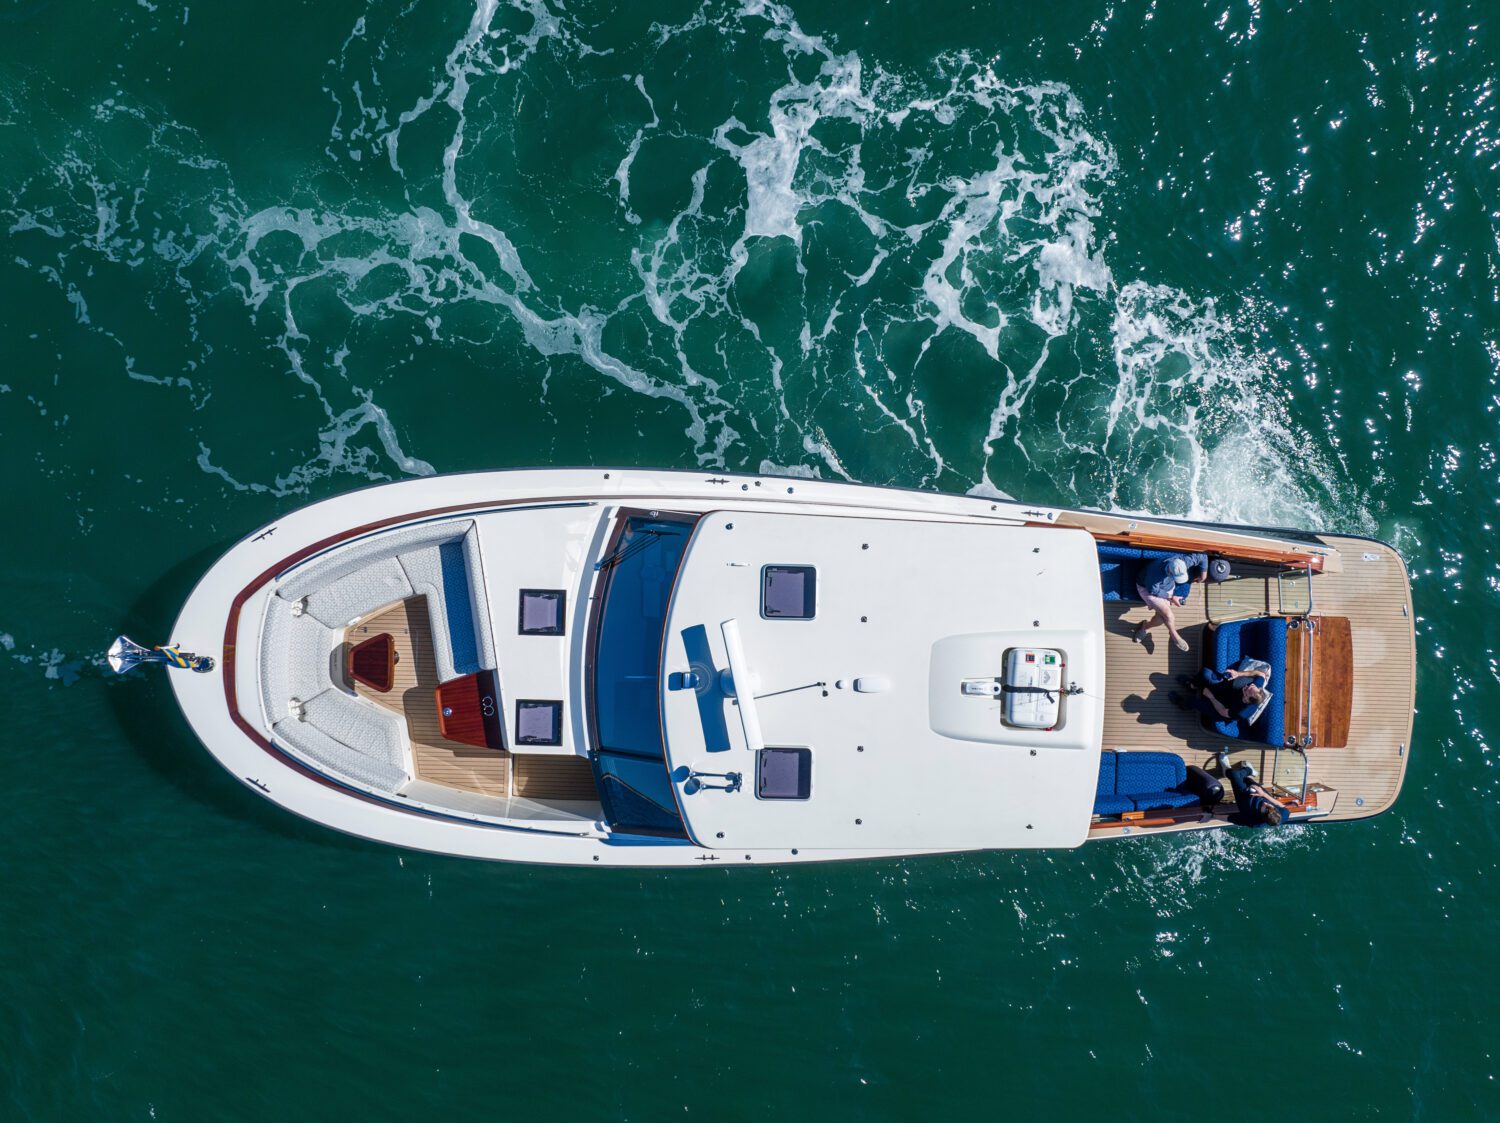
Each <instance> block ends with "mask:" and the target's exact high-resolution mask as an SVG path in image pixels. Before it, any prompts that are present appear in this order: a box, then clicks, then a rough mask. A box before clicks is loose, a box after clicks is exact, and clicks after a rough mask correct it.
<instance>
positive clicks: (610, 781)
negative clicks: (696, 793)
mask: <svg viewBox="0 0 1500 1123" xmlns="http://www.w3.org/2000/svg"><path fill="white" fill-rule="evenodd" d="M695 522H696V519H695V518H693V517H691V516H686V515H660V514H649V515H648V514H632V515H627V516H624V521H623V522H622V524H621V528H620V532H619V534H618V535H617V536H616V538H615V540H614V542H613V543H612V545H611V548H610V550H609V552H608V553H607V554H606V555H605V556H604V558H603V559H602V560H601V561H600V563H599V564H600V572H601V577H600V590H599V594H598V598H599V608H598V609H597V612H596V616H595V620H596V623H595V630H594V637H593V660H592V667H593V677H592V683H591V689H590V691H589V694H590V697H591V698H592V699H593V732H594V747H595V754H594V767H595V774H596V779H597V780H598V783H599V792H600V797H601V800H602V802H603V804H604V810H605V814H606V816H607V818H608V819H609V821H610V823H611V825H613V826H615V827H616V828H617V829H622V830H647V831H652V832H666V833H673V834H681V833H682V823H681V821H680V820H679V818H678V816H677V802H676V800H675V799H674V798H673V796H672V785H671V780H670V779H669V778H668V775H667V762H666V751H665V748H664V746H663V744H662V729H661V710H660V707H659V705H658V702H657V699H658V697H659V683H658V679H659V675H660V668H661V647H662V630H663V628H664V627H665V626H666V618H667V605H668V603H669V601H670V600H671V596H672V585H673V583H674V582H675V581H676V578H677V567H678V564H679V563H680V562H681V560H682V554H683V551H684V550H685V549H686V548H687V543H688V537H689V535H691V533H692V530H693V525H694V523H695Z"/></svg>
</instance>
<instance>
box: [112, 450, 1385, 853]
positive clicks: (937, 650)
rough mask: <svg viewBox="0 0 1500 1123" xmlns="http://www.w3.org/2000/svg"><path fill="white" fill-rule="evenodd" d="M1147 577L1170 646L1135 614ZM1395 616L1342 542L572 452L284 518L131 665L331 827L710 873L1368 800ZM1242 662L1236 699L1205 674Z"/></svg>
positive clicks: (468, 849)
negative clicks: (588, 463)
mask: <svg viewBox="0 0 1500 1123" xmlns="http://www.w3.org/2000/svg"><path fill="white" fill-rule="evenodd" d="M1208 559H1212V561H1211V563H1210V562H1209V561H1208ZM1189 565H1191V567H1192V568H1191V569H1190V570H1189V572H1190V574H1191V576H1192V577H1203V576H1206V575H1208V574H1210V573H1212V574H1213V576H1214V577H1215V578H1216V579H1215V580H1211V581H1203V580H1199V581H1188V582H1186V583H1184V584H1180V585H1177V586H1176V587H1175V589H1173V581H1174V580H1178V579H1180V575H1181V574H1182V573H1183V571H1184V569H1187V567H1188V566H1189ZM1226 571H1227V576H1226ZM1163 573H1168V574H1171V575H1172V577H1171V579H1169V580H1168V581H1167V582H1166V584H1165V585H1161V584H1160V579H1161V576H1162V574H1163ZM1142 584H1147V585H1150V586H1152V589H1153V590H1161V589H1165V590H1167V593H1163V594H1161V595H1167V594H1168V593H1170V594H1171V595H1173V596H1175V597H1176V598H1178V599H1179V600H1180V603H1177V604H1175V606H1174V607H1173V608H1172V610H1171V611H1172V613H1173V615H1174V617H1175V626H1176V628H1177V631H1178V634H1179V635H1180V636H1181V638H1182V640H1183V641H1184V642H1185V643H1186V645H1187V650H1186V651H1182V650H1179V649H1178V647H1177V645H1176V644H1175V643H1174V642H1173V641H1172V639H1171V637H1170V636H1169V634H1168V632H1167V630H1166V629H1165V628H1164V627H1161V626H1156V627H1153V628H1151V629H1150V630H1148V631H1144V632H1142V633H1141V634H1140V635H1139V636H1138V635H1137V626H1138V625H1140V624H1141V623H1142V622H1143V621H1145V620H1147V619H1148V618H1149V617H1151V615H1152V609H1151V608H1149V607H1148V606H1147V604H1144V603H1142V602H1141V600H1140V595H1141V592H1142V591H1146V592H1147V593H1148V595H1153V596H1154V595H1157V593H1156V592H1153V591H1151V590H1142V589H1141V585H1142ZM1413 624H1414V621H1413V615H1412V607H1411V589H1410V584H1409V581H1408V578H1407V573H1406V569H1405V566H1404V564H1403V562H1402V560H1401V558H1400V557H1399V556H1398V555H1397V553H1396V552H1395V550H1394V549H1392V548H1391V547H1389V546H1387V545H1385V544H1383V543H1380V542H1375V541H1372V540H1368V539H1364V538H1355V537H1349V536H1341V535H1329V534H1312V533H1306V532H1298V531H1289V530H1279V529H1271V528H1257V527H1240V526H1223V525H1208V524H1200V523H1188V522H1181V521H1173V520H1167V519H1155V518H1145V517H1137V516H1122V515H1115V514H1108V513H1101V512H1092V511H1079V510H1069V509H1066V508H1060V507H1051V506H1047V505H1043V504H1028V503H1019V502H1013V501H1009V500H1002V499H991V498H982V497H975V496H954V495H938V494H932V493H927V492H919V491H908V490H901V489H894V488H879V487H866V486H861V485H855V484H844V483H825V482H823V481H819V480H808V479H800V478H783V477H777V476H769V475H757V476H737V475H727V474H709V473H701V472H667V471H646V470H634V469H602V468H601V469H593V468H587V469H566V470H561V469H559V470H539V471H516V472H476V473H469V474H462V475H448V476H436V477H429V478H425V479H419V480H411V481H403V482H400V483H393V484H385V485H380V486H376V487H370V488H365V489H363V490H360V491H355V492H352V493H350V494H347V495H342V496H339V497H336V498H333V499H329V500H325V501H323V502H320V503H316V504H313V505H311V506H308V507H305V508H303V509H301V510H298V511H294V512H292V513H290V514H288V515H286V516H284V517H282V518H281V519H279V520H277V521H276V522H275V523H274V524H272V525H270V526H266V527H262V528H260V529H258V530H256V531H255V532H253V533H252V534H250V535H249V536H247V537H246V538H245V539H244V540H243V541H241V542H240V543H238V544H237V545H236V546H234V547H233V548H232V549H231V550H229V552H228V553H226V554H225V555H224V557H223V558H221V559H220V560H219V561H218V562H217V563H216V564H215V565H214V566H213V567H212V568H211V569H210V570H209V571H208V573H207V574H205V575H204V577H203V578H202V580H201V581H200V582H199V583H198V585H197V587H196V588H195V589H194V590H193V592H192V594H191V595H190V597H189V598H188V601H187V603H186V605H185V606H184V607H183V609H182V613H181V615H180V616H179V618H178V620H177V623H176V627H175V630H174V632H173V634H172V637H171V638H172V645H171V646H170V647H168V648H162V649H158V651H159V654H158V655H157V656H155V658H156V661H166V662H172V663H174V664H175V665H177V666H179V667H189V668H192V670H196V671H198V672H199V673H192V671H191V670H190V671H188V672H186V673H183V672H174V673H173V674H172V683H173V687H174V690H175V692H176V695H177V698H178V701H179V703H180V704H181V706H182V709H183V711H184V713H185V714H186V715H187V718H188V721H189V722H190V724H191V725H192V727H193V730H194V732H195V733H196V734H197V735H198V737H199V738H200V739H201V740H202V741H203V743H204V744H205V745H206V746H207V747H208V749H209V751H210V752H212V753H213V754H214V756H215V757H216V758H217V759H218V760H219V761H220V763H222V764H223V765H224V767H225V768H226V769H228V770H229V772H230V773H231V774H232V775H234V776H235V777H236V778H238V779H239V780H240V781H241V783H243V784H244V785H245V786H246V787H248V788H249V789H250V790H252V791H254V792H256V793H257V794H259V795H261V796H263V797H265V798H267V799H270V800H272V801H273V802H275V803H278V804H280V805H281V806H283V807H285V808H286V809H287V810H289V811H292V812H294V813H296V814H299V815H302V816H304V817H306V818H308V819H312V820H314V821H316V822H320V823H323V824H325V825H327V826H329V827H332V828H334V829H336V830H341V831H345V832H348V833H350V834H355V835H360V836H362V837H365V838H370V839H375V840H379V841H383V842H388V843H391V844H394V845H397V846H405V847H412V848H415V849H422V850H429V851H434V852H439V853H447V854H454V855H460V856H466V857H476V858H489V859H498V860H512V861H524V862H542V863H556V864H573V865H596V864H597V865H634V866H674V865H688V866H709V865H720V864H742V865H743V864H756V863H767V862H807V861H827V860H839V859H854V858H866V857H880V856H892V855H902V854H922V853H936V852H944V851H961V850H984V849H1005V848H1038V847H1071V846H1077V845H1079V844H1081V843H1083V842H1085V841H1087V840H1091V839H1122V838H1127V837H1129V838H1139V837H1142V836H1144V835H1150V834H1159V833H1164V832H1178V831H1194V830H1212V829H1223V828H1226V827H1229V826H1231V825H1234V824H1236V823H1245V822H1248V821H1249V820H1248V819H1247V817H1246V810H1245V802H1244V799H1245V788H1246V784H1248V783H1250V782H1251V781H1253V782H1254V784H1256V785H1258V787H1256V789H1255V790H1256V791H1257V792H1258V793H1259V794H1258V795H1257V797H1256V799H1257V800H1258V803H1257V804H1256V806H1258V807H1262V808H1263V807H1267V806H1269V807H1271V808H1272V809H1273V811H1274V813H1273V814H1270V815H1269V816H1268V817H1267V818H1268V820H1269V821H1271V822H1273V823H1274V822H1277V821H1279V822H1280V823H1281V824H1282V825H1280V826H1270V827H1268V828H1266V829H1273V830H1284V829H1288V825H1289V824H1304V823H1308V824H1311V823H1322V822H1332V821H1336V820H1350V819H1361V818H1367V817H1369V816H1372V815H1376V814H1379V813H1380V812H1381V811H1383V810H1385V809H1386V808H1388V807H1389V806H1391V804H1392V803H1393V802H1394V801H1395V799H1396V797H1397V794H1398V793H1399V792H1400V789H1401V783H1402V779H1403V776H1404V775H1405V771H1406V764H1407V760H1408V758H1409V755H1410V748H1411V732H1412V716H1413V689H1414V683H1415V646H1414V629H1413ZM122 642H124V641H122ZM117 646H118V645H117ZM135 650H137V651H140V650H143V649H135ZM187 652H191V653H195V654H191V655H185V654H183V653H187ZM127 665H128V664H127ZM1225 675H1241V676H1243V675H1255V676H1259V677H1258V678H1237V679H1235V680H1234V682H1233V683H1232V684H1231V685H1230V686H1228V687H1221V688H1216V689H1219V694H1218V695H1214V694H1213V693H1212V689H1210V688H1207V687H1205V684H1210V686H1211V684H1213V683H1217V682H1219V681H1220V679H1222V678H1223V677H1224V676H1225ZM1241 682H1253V683H1259V684H1261V686H1262V687H1263V688H1264V689H1265V690H1267V691H1268V692H1269V697H1267V696H1266V695H1265V694H1258V693H1257V692H1256V691H1255V690H1249V691H1246V692H1244V697H1245V698H1246V699H1249V700H1250V703H1251V704H1246V705H1244V706H1243V707H1241V706H1240V705H1239V695H1238V694H1235V695H1234V696H1233V697H1232V698H1231V702H1233V703H1234V712H1231V710H1230V709H1229V708H1226V707H1225V706H1224V705H1223V704H1222V703H1221V702H1219V701H1215V700H1214V698H1216V697H1225V696H1228V695H1225V693H1224V691H1226V690H1231V691H1238V690H1239V684H1240V683H1241ZM1200 693H1201V696H1200ZM1256 699H1258V705H1257V704H1253V703H1255V701H1256ZM1200 710H1201V711H1203V712H1199V711H1200ZM1242 765H1249V766H1250V769H1246V768H1243V767H1240V766H1242ZM1231 773H1233V775H1232V776H1231ZM1231 789H1233V790H1231Z"/></svg>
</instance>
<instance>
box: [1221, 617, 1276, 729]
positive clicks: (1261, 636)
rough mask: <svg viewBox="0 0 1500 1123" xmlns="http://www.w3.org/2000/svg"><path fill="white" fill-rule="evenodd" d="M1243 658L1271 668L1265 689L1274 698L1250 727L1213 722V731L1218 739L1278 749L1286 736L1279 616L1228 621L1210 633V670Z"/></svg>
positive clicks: (1234, 723)
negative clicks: (1212, 634)
mask: <svg viewBox="0 0 1500 1123" xmlns="http://www.w3.org/2000/svg"><path fill="white" fill-rule="evenodd" d="M1246 656H1249V657H1250V658H1252V659H1260V660H1262V661H1264V662H1266V663H1269V664H1270V665H1271V681H1270V682H1269V683H1268V684H1267V686H1268V689H1269V690H1270V691H1271V693H1272V694H1274V695H1275V697H1274V698H1272V699H1271V704H1270V705H1269V706H1267V707H1266V711H1265V713H1263V714H1261V716H1260V720H1259V721H1257V722H1256V723H1255V724H1254V725H1250V726H1242V724H1241V723H1240V722H1238V721H1215V722H1213V723H1212V728H1213V731H1214V732H1215V733H1217V734H1219V735H1220V736H1221V737H1235V738H1238V739H1239V740H1243V741H1262V742H1264V743H1265V744H1268V745H1280V744H1282V741H1283V738H1284V737H1285V736H1286V720H1285V713H1284V707H1283V702H1284V700H1285V698H1286V694H1285V688H1286V621H1285V620H1283V619H1282V618H1281V617H1279V616H1261V617H1258V618H1256V619H1254V620H1231V621H1229V622H1228V623H1226V624H1220V625H1219V626H1218V628H1216V629H1215V630H1214V646H1213V651H1212V653H1211V654H1210V656H1209V658H1210V660H1211V661H1210V662H1209V665H1210V666H1212V667H1213V669H1214V670H1216V671H1220V672H1223V671H1227V670H1228V669H1229V668H1230V667H1232V666H1234V665H1235V664H1236V663H1238V662H1239V661H1240V660H1241V659H1243V658H1245V657H1246ZM1205 720H1206V719H1205Z"/></svg>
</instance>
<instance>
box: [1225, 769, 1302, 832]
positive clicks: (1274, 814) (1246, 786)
mask: <svg viewBox="0 0 1500 1123" xmlns="http://www.w3.org/2000/svg"><path fill="white" fill-rule="evenodd" d="M1219 772H1220V773H1221V774H1223V775H1226V776H1228V777H1229V786H1230V787H1232V788H1233V789H1234V804H1235V813H1234V814H1233V815H1231V816H1230V817H1229V821H1230V822H1231V823H1237V824H1239V825H1240V826H1242V827H1267V826H1268V827H1279V826H1281V824H1282V823H1284V822H1286V815H1287V811H1286V808H1285V807H1284V806H1283V805H1282V804H1281V803H1280V801H1278V800H1277V799H1276V798H1275V797H1274V796H1273V795H1271V793H1270V792H1268V791H1266V789H1265V788H1263V787H1262V786H1261V784H1260V781H1259V780H1258V779H1256V776H1255V768H1254V766H1253V765H1251V763H1250V762H1249V761H1248V760H1242V761H1240V762H1239V763H1238V764H1236V765H1235V766H1234V767H1233V768H1231V767H1230V766H1229V754H1228V753H1225V752H1223V751H1220V753H1219Z"/></svg>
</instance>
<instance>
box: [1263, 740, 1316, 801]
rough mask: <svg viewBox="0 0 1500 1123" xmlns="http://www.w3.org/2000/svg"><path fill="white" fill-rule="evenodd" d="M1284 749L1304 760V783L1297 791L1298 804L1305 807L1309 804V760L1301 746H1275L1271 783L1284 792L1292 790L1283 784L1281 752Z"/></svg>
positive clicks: (1272, 757) (1272, 758)
mask: <svg viewBox="0 0 1500 1123" xmlns="http://www.w3.org/2000/svg"><path fill="white" fill-rule="evenodd" d="M1282 749H1289V750H1290V751H1292V752H1294V753H1296V754H1297V755H1298V756H1300V757H1301V758H1302V783H1301V785H1300V786H1299V787H1298V789H1297V802H1298V803H1301V804H1304V805H1305V804H1306V803H1307V773H1308V760H1307V753H1306V751H1305V750H1304V749H1303V748H1302V746H1301V745H1276V746H1274V752H1273V753H1272V756H1271V782H1272V783H1274V784H1275V785H1276V786H1277V787H1278V788H1281V790H1282V791H1289V790H1290V789H1288V788H1287V787H1286V786H1285V785H1283V784H1282V782H1281V770H1280V765H1281V750H1282Z"/></svg>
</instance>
